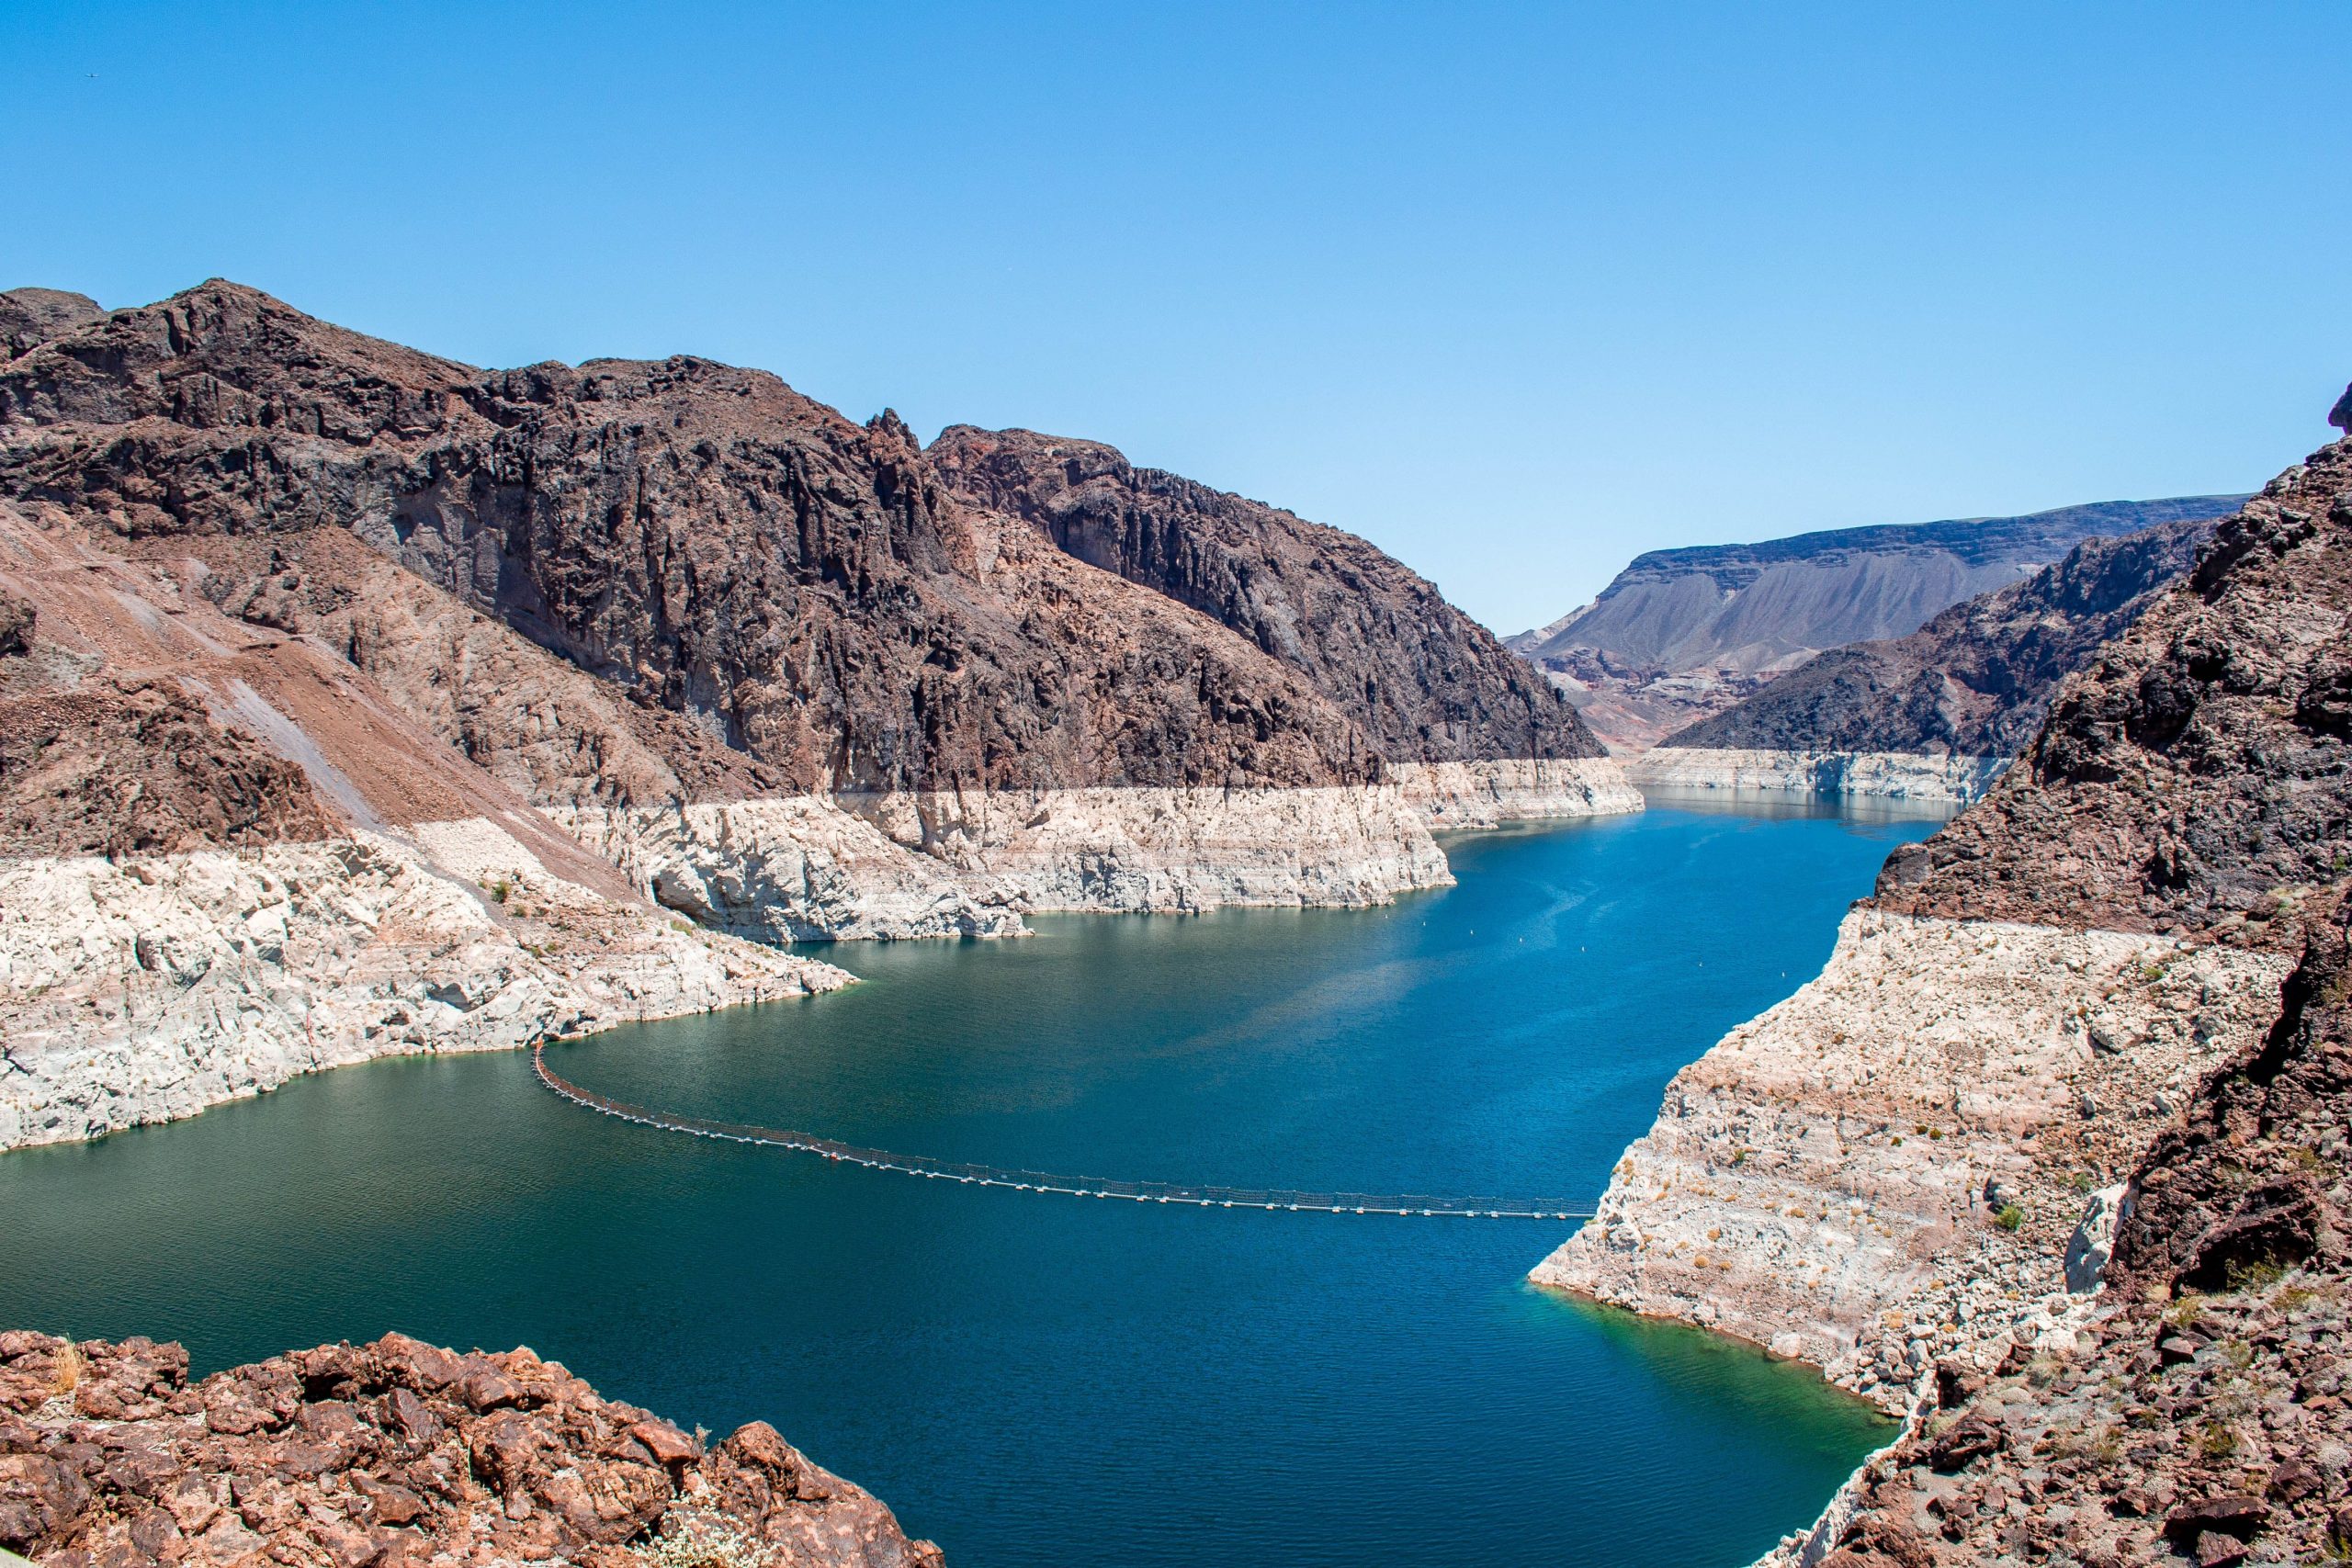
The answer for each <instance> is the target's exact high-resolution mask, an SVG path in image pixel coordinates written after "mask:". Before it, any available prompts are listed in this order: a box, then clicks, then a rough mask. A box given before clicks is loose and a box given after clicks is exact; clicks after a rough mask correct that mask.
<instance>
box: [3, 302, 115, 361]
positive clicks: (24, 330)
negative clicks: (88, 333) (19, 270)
mask: <svg viewBox="0 0 2352 1568" xmlns="http://www.w3.org/2000/svg"><path fill="white" fill-rule="evenodd" d="M105 315H106V311H105V310H101V309H99V307H98V302H97V301H96V299H91V298H90V297H89V296H88V295H86V294H69V293H67V292H66V291H65V290H64V289H62V288H11V289H8V290H7V291H6V292H5V293H0V355H6V356H13V355H19V354H22V353H24V352H25V351H26V350H27V349H29V348H31V347H33V346H34V345H35V344H43V343H47V342H48V341H49V340H50V339H51V338H53V337H57V336H60V335H62V334H63V333H69V332H72V331H73V330H74V328H76V327H79V326H84V325H86V324H87V323H89V322H91V321H97V320H99V319H100V318H102V317H104V316H105Z"/></svg>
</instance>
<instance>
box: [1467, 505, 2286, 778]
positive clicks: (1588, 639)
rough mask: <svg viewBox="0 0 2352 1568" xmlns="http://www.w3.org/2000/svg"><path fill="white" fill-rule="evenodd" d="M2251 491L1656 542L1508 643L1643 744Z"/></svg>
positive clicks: (1596, 720) (1620, 739) (1590, 714)
mask: <svg viewBox="0 0 2352 1568" xmlns="http://www.w3.org/2000/svg"><path fill="white" fill-rule="evenodd" d="M2244 500H2245V497H2244V496H2186V497H2181V498H2179V499H2176V500H2169V501H2143V502H2131V501H2119V502H2101V503H2099V504H2096V505H2090V506H2070V507H2064V508H2061V509H2060V510H2058V511H2055V512H2042V513H2034V514H2033V515H2031V516H2028V517H1978V518H1967V519H1962V520H1959V521H1954V522H1948V523H1923V524H1916V525H1904V526H1893V527H1871V528H1844V529H1837V530H1832V531H1830V532H1826V533H1820V534H1804V535H1800V536H1796V537H1793V538H1788V539H1774V540H1770V541H1768V542H1766V543H1763V544H1757V545H1707V546H1699V547H1691V548H1688V549H1678V550H1655V551H1652V552H1651V553H1649V554H1647V555H1645V556H1642V557H1640V558H1637V559H1635V560H1634V563H1633V564H1632V565H1631V566H1629V567H1627V568H1626V569H1625V570H1623V571H1622V572H1620V573H1619V574H1618V575H1617V577H1616V578H1615V579H1614V580H1613V581H1611V583H1610V584H1609V586H1608V587H1607V588H1605V589H1603V590H1602V591H1601V593H1600V598H1598V599H1596V600H1595V601H1594V602H1593V603H1592V604H1589V605H1586V606H1585V607H1583V608H1582V609H1579V610H1576V611H1572V612H1571V613H1569V614H1568V615H1565V616H1563V617H1561V618H1560V619H1559V620H1558V621H1555V622H1554V623H1553V624H1552V625H1550V626H1544V627H1543V628H1541V629H1539V630H1536V631H1532V632H1523V633H1521V634H1520V635H1519V636H1517V637H1510V638H1508V639H1507V646H1509V647H1510V648H1511V649H1513V650H1514V651H1516V652H1517V653H1519V654H1521V656H1522V657H1524V658H1526V659H1528V660H1531V661H1532V662H1533V663H1534V664H1535V665H1536V666H1537V667H1538V668H1539V669H1542V670H1544V671H1545V672H1546V673H1547V674H1549V675H1550V676H1551V678H1552V679H1553V680H1554V682H1555V683H1557V684H1558V685H1560V686H1561V688H1562V689H1563V690H1564V691H1566V692H1567V693H1568V694H1569V695H1570V696H1571V698H1572V699H1573V700H1574V701H1575V702H1576V703H1577V706H1578V708H1579V709H1580V711H1582V712H1583V714H1584V715H1585V716H1586V718H1587V719H1588V720H1589V721H1590V722H1591V723H1592V724H1594V725H1595V726H1596V727H1597V728H1599V729H1600V733H1601V734H1602V736H1603V737H1604V738H1605V739H1607V740H1608V741H1609V743H1610V744H1611V747H1612V748H1614V749H1616V750H1621V751H1623V750H1640V749H1642V748H1644V747H1646V746H1650V745H1654V744H1656V743H1657V742H1658V741H1660V740H1662V739H1665V738H1666V737H1667V736H1668V735H1671V734H1673V733H1675V732H1676V731H1678V730H1681V729H1685V728H1689V727H1690V726H1691V725H1692V724H1693V723H1696V722H1699V721H1701V720H1703V719H1705V718H1707V717H1709V716H1712V715H1713V714H1716V713H1720V712H1722V711H1723V710H1724V709H1725V708H1728V707H1730V706H1731V705H1734V704H1735V703H1738V702H1741V701H1742V700H1744V699H1747V698H1750V697H1752V696H1754V695H1755V694H1757V693H1758V692H1759V691H1762V690H1763V689H1765V687H1766V685H1767V683H1768V682H1775V681H1776V680H1777V679H1779V678H1782V677H1785V675H1786V674H1787V673H1788V672H1789V671H1792V670H1795V669H1797V668H1799V667H1801V666H1803V665H1804V663H1805V662H1806V661H1807V660H1810V659H1812V658H1814V657H1815V655H1816V654H1819V653H1822V652H1824V651H1826V650H1827V649H1836V648H1843V647H1846V646H1848V645H1849V644H1852V643H1858V642H1870V641H1879V640H1884V639H1888V638H1899V637H1908V636H1909V635H1910V634H1911V633H1913V632H1914V631H1917V629H1919V627H1921V626H1924V625H1925V624H1926V623H1927V622H1928V619H1929V618H1930V617H1932V616H1934V615H1936V614H1937V613H1938V612H1939V611H1941V610H1944V609H1945V608H1947V607H1948V606H1951V605H1953V604H1960V603H1961V602H1962V601H1963V600H1967V599H1971V598H1973V597H1975V596H1977V595H1980V594H1984V593H1988V592H1995V591H1996V590H1999V589H2002V588H2006V587H2008V586H2010V585H2012V584H2014V583H2016V582H2018V581H2019V580H2020V579H2022V578H2025V577H2028V576H2030V575H2031V574H2032V573H2034V572H2035V571H2037V570H2041V568H2043V567H2045V566H2048V565H2050V564H2051V563H2052V562H2054V561H2057V560H2058V559H2060V558H2062V557H2064V555H2065V554H2066V553H2067V552H2068V551H2069V550H2071V549H2073V548H2074V547H2075V546H2076V545H2078V544H2080V543H2082V542H2083V541H2084V540H2085V539H2088V538H2094V537H2114V536H2122V535H2129V534H2135V533H2139V532H2142V531H2143V530H2145V529H2148V528H2151V527H2154V526H2155V525H2165V524H2175V523H2182V522H2191V523H2193V522H2197V521H2199V520H2205V519H2211V518H2214V517H2219V516H2221V515H2222V513H2227V512H2229V511H2231V510H2232V509H2233V508H2234V507H2235V506H2236V505H2237V504H2238V503H2239V502H2242V501H2244ZM1694 743H1695V744H1705V745H1723V744H1728V743H1729V742H1724V741H1722V740H1706V741H1700V742H1694ZM1794 749H1797V750H1803V749H1804V748H1803V747H1797V748H1794ZM1848 749H1849V750H1908V749H1909V748H1907V747H1903V746H1881V747H1861V746H1856V747H1851V748H1848ZM1982 754H1985V755H1997V754H1998V752H1997V751H1993V752H1985V753H1982Z"/></svg>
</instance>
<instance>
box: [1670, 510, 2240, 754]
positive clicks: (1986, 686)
mask: <svg viewBox="0 0 2352 1568" xmlns="http://www.w3.org/2000/svg"><path fill="white" fill-rule="evenodd" d="M2211 536H2212V525H2211V523H2209V522H2205V521H2202V520H2189V521H2182V522H2176V523H2163V524H2159V525H2156V526H2155V527H2154V528H2149V529H2146V530H2143V532H2141V533H2137V534H2132V535H2130V536H2126V537H2124V538H2120V539H2107V538H2090V539H2086V540H2084V541H2083V542H2082V543H2081V544H2079V545H2076V546H2075V547H2074V548H2073V549H2072V550H2069V551H2068V552H2067V553H2066V557H2065V558H2064V559H2063V560H2061V561H2059V562H2057V563H2056V564H2055V565H2052V566H2046V567H2044V568H2042V569H2041V570H2040V571H2037V572H2035V573H2034V574H2033V575H2032V576H2031V577H2029V578H2027V579H2026V580H2025V581H2022V582H2018V583H2013V584H2011V585H2010V586H2009V587H2007V588H2001V589H1996V590H1995V591H1994V592H1990V593H1983V594H1979V595H1978V596H1976V597H1975V598H1973V599H1968V600H1963V601H1962V603H1960V604H1954V605H1952V606H1951V608H1950V609H1947V610H1944V611H1942V612H1941V613H1939V615H1937V616H1936V617H1935V618H1934V619H1933V620H1931V621H1929V622H1928V624H1927V625H1926V626H1922V627H1920V628H1919V629H1918V630H1917V631H1916V632H1913V633H1912V634H1911V635H1910V636H1908V637H1897V638H1894V639H1892V640H1888V641H1880V642H1859V643H1853V644H1850V645H1849V646H1848V647H1845V648H1838V649H1830V650H1829V651H1828V652H1826V653H1823V654H1818V655H1815V657H1814V658H1813V659H1812V660H1808V661H1807V662H1806V663H1804V665H1802V666H1800V667H1799V668H1797V669H1795V670H1792V671H1790V672H1789V673H1788V674H1786V675H1783V676H1781V678H1780V679H1779V680H1776V681H1774V682H1772V683H1771V684H1770V685H1769V686H1767V687H1765V688H1764V689H1763V690H1762V691H1760V692H1758V693H1757V694H1755V695H1754V696H1751V697H1747V698H1746V699H1744V700H1742V701H1740V702H1738V703H1736V704H1735V705H1733V706H1731V707H1729V708H1727V709H1725V710H1724V712H1722V713H1719V714H1716V715H1715V716H1713V717H1712V718H1705V719H1702V720H1700V721H1699V722H1698V723H1697V724H1694V725H1692V726H1691V727H1690V728H1687V729H1683V730H1680V731H1679V732H1677V733H1676V734H1673V735H1670V736H1668V738H1667V739H1665V740H1663V741H1661V742H1659V745H1660V747H1661V749H1664V748H1692V747H1720V748H1724V749H1730V750H1785V751H1803V752H1826V751H1850V752H1889V751H1908V752H1918V753H1922V754H1926V755H1945V756H1963V757H2014V756H2016V755H2017V754H2018V752H2020V751H2022V750H2025V748H2026V747H2027V746H2028V745H2029V744H2030V743H2031V741H2032V739H2033V737H2034V732H2035V731H2036V730H2038V729H2040V728H2041V721H2042V718H2043V716H2044V715H2045V714H2046V713H2047V712H2048V711H2049V706H2050V701H2051V698H2052V696H2053V695H2055V694H2056V693H2057V690H2058V683H2059V682H2061V681H2063V680H2064V679H2065V677H2066V676H2068V675H2070V674H2072V673H2073V672H2074V671H2076V670H2078V669H2080V668H2082V666H2083V665H2084V664H2086V663H2087V662H2088V661H2089V660H2090V659H2091V657H2092V655H2093V654H2095V653H2097V652H2098V649H2099V646H2100V645H2101V644H2103V643H2105V642H2106V641H2108V640H2109V638H2110V637H2115V636H2116V635H2118V634H2119V633H2120V632H2121V631H2123V630H2124V628H2126V627H2127V626H2131V623H2132V622H2133V621H2135V620H2137V619H2138V618H2139V617H2140V615H2141V613H2142V612H2143V610H2145V609H2146V608H2147V606H2148V605H2149V604H2150V603H2152V602H2153V601H2154V598H2155V596H2156V595H2157V594H2158V593H2160V592H2163V591H2164V590H2165V588H2167V587H2169V586H2170V585H2171V584H2172V583H2173V582H2174V581H2176V580H2177V579H2178V578H2179V577H2180V576H2181V574H2182V573H2184V572H2186V571H2188V569H2189V568H2190V567H2192V566H2194V565H2195V564H2196V562H2197V551H2198V549H2199V547H2200V546H2202V545H2203V544H2204V542H2205V541H2206V540H2207V539H2208V538H2210V537H2211Z"/></svg>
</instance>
